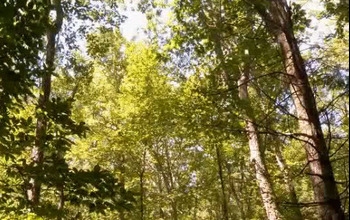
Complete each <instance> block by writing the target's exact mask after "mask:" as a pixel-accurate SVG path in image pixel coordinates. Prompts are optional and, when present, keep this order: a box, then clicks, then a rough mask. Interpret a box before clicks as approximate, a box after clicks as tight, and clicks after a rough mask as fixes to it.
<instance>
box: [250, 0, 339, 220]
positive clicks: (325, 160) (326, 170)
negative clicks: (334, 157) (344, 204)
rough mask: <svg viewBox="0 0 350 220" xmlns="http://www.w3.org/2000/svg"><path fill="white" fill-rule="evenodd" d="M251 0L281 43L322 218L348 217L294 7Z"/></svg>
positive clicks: (279, 0)
mask: <svg viewBox="0 0 350 220" xmlns="http://www.w3.org/2000/svg"><path fill="white" fill-rule="evenodd" d="M249 2H250V3H252V4H253V6H254V7H255V9H256V10H257V12H258V13H259V14H260V16H261V17H262V19H263V20H264V21H265V23H266V26H267V29H268V30H269V32H270V33H271V34H272V35H273V36H274V37H275V38H276V40H277V42H278V43H279V45H280V47H281V51H282V56H283V59H284V65H285V70H286V75H287V79H288V83H289V87H290V91H291V93H292V97H293V100H294V105H295V107H296V111H297V115H298V118H299V119H298V120H299V122H298V123H299V130H300V131H301V132H302V135H301V137H300V138H301V139H302V140H303V142H304V143H303V145H304V148H305V151H306V155H307V163H308V168H309V173H308V174H309V175H310V179H311V182H312V185H313V191H314V200H315V202H316V203H318V204H319V209H318V212H319V218H320V219H323V220H333V219H334V220H335V219H344V212H343V210H342V208H341V201H340V196H339V193H338V190H337V185H336V182H335V178H334V173H333V169H332V166H331V162H330V159H329V154H328V149H327V145H326V141H325V139H324V135H323V132H322V128H321V123H320V120H319V115H318V111H317V107H316V100H315V97H314V94H313V91H312V89H311V86H310V83H309V80H308V76H307V73H306V69H305V64H304V61H303V58H302V56H301V54H300V50H299V46H298V43H297V40H296V38H295V36H294V31H293V23H292V20H291V10H290V8H289V6H288V4H287V2H286V1H285V0H270V1H265V2H264V1H257V0H250V1H249ZM263 3H265V4H263Z"/></svg>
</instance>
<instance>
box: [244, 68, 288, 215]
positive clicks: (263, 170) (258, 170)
mask: <svg viewBox="0 0 350 220" xmlns="http://www.w3.org/2000/svg"><path fill="white" fill-rule="evenodd" d="M249 72H250V67H249V64H245V67H244V69H243V71H242V76H241V78H240V80H239V82H238V86H239V97H240V98H241V99H242V100H243V101H246V102H247V106H249V107H248V108H247V109H246V111H247V112H248V111H252V109H251V107H250V105H249V94H248V82H249V75H250V74H249ZM249 108H250V109H249ZM249 115H252V112H250V113H247V114H246V131H247V136H248V140H249V150H250V162H251V164H252V166H253V167H254V170H255V176H256V180H257V182H258V186H259V190H260V194H261V198H262V201H263V203H264V207H265V211H266V215H267V218H268V219H269V220H277V219H281V214H280V212H279V210H278V207H277V204H276V198H275V194H274V191H273V187H272V184H271V181H270V179H269V173H268V169H267V167H266V164H265V159H264V157H263V155H262V149H261V144H260V141H259V136H258V131H257V128H256V126H255V123H254V118H253V117H252V116H249Z"/></svg>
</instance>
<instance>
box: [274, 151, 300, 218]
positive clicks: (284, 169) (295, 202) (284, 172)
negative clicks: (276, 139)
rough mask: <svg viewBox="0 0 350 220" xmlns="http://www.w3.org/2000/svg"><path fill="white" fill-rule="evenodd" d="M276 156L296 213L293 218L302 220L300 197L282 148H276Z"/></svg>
mask: <svg viewBox="0 0 350 220" xmlns="http://www.w3.org/2000/svg"><path fill="white" fill-rule="evenodd" d="M275 156H276V161H277V164H278V167H279V168H280V170H281V172H282V175H283V180H284V183H285V184H286V191H287V192H288V197H289V201H290V202H291V203H292V204H293V209H292V210H293V213H294V216H293V218H294V219H295V220H302V219H303V215H302V214H301V210H300V207H299V206H298V197H297V194H296V192H295V188H294V185H293V181H292V179H291V178H290V173H289V169H288V166H287V164H286V162H285V161H284V158H283V155H282V152H281V149H280V146H276V149H275Z"/></svg>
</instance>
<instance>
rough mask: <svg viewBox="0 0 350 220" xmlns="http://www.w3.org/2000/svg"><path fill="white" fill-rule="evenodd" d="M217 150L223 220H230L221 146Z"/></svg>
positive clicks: (216, 147)
mask: <svg viewBox="0 0 350 220" xmlns="http://www.w3.org/2000/svg"><path fill="white" fill-rule="evenodd" d="M215 150H216V157H217V162H218V169H219V178H220V185H221V193H222V212H223V219H225V220H228V219H229V214H228V204H227V198H226V190H225V181H224V175H223V169H222V155H221V150H220V147H219V146H217V145H215Z"/></svg>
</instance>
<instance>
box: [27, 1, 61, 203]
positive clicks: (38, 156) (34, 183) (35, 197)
mask: <svg viewBox="0 0 350 220" xmlns="http://www.w3.org/2000/svg"><path fill="white" fill-rule="evenodd" d="M47 4H49V6H48V8H50V9H51V8H52V9H53V10H55V11H56V20H55V22H54V25H52V26H49V27H47V31H46V40H47V44H46V60H45V66H46V68H45V73H44V75H43V77H42V81H41V91H40V95H39V101H38V109H40V110H42V111H45V107H46V106H47V104H48V102H49V99H50V93H51V74H52V72H53V70H54V60H55V52H56V36H57V34H58V32H59V30H60V29H61V26H62V20H63V11H62V7H61V1H60V0H52V1H49V0H48V1H47ZM46 129H47V118H46V116H45V115H44V114H39V116H38V119H37V124H36V133H35V143H34V147H33V149H32V154H31V158H32V160H33V162H34V164H35V166H36V167H37V168H38V175H39V176H37V177H34V178H31V179H30V181H29V183H30V185H29V187H28V190H27V198H28V200H29V202H30V203H31V205H32V207H33V208H34V207H36V206H37V205H38V204H39V201H40V191H41V181H40V175H41V172H42V164H43V161H44V148H45V144H46V143H45V142H46Z"/></svg>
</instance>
